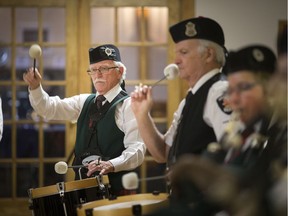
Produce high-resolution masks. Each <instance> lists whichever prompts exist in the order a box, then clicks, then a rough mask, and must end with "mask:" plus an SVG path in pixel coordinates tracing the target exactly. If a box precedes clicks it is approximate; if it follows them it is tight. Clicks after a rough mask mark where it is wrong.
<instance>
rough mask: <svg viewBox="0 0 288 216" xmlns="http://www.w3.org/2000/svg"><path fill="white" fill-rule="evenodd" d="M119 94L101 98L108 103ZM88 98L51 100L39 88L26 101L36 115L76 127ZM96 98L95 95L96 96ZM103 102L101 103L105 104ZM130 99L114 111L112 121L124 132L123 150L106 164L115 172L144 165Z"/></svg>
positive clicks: (109, 93)
mask: <svg viewBox="0 0 288 216" xmlns="http://www.w3.org/2000/svg"><path fill="white" fill-rule="evenodd" d="M120 91H121V87H120V86H119V85H116V86H115V87H114V88H113V89H111V90H110V91H109V92H107V93H106V94H105V95H104V96H105V98H106V101H109V102H111V101H112V100H113V99H114V98H115V97H116V96H117V95H118V94H119V92H120ZM89 95H90V94H80V95H75V96H72V97H68V98H64V99H60V98H59V96H53V97H50V96H49V95H48V94H47V93H46V92H45V91H44V90H43V88H42V86H41V85H40V87H39V88H37V89H34V90H29V100H30V103H31V106H32V107H33V108H34V110H35V111H36V113H37V114H38V115H40V116H42V117H44V118H45V119H47V120H68V121H71V122H73V123H76V122H77V120H78V118H79V115H80V113H81V110H82V108H83V105H84V102H85V100H86V99H87V97H88V96H89ZM96 96H97V95H96ZM106 101H104V102H103V103H105V102H106ZM130 105H131V99H130V97H129V98H127V99H125V100H124V101H123V103H119V104H118V105H117V107H116V111H115V121H116V124H117V126H118V128H119V129H120V130H121V131H123V133H124V134H125V135H124V140H123V143H124V146H125V148H126V149H125V150H124V151H123V152H122V154H121V155H120V156H119V157H116V158H113V159H111V160H109V161H110V162H111V163H112V164H113V166H114V168H115V170H114V171H115V172H118V171H122V170H132V169H134V168H136V167H138V166H139V165H141V164H142V162H143V161H144V156H145V152H146V147H145V145H144V142H143V140H142V138H141V136H140V133H139V130H138V126H137V122H136V119H135V116H134V113H133V112H132V110H131V106H130Z"/></svg>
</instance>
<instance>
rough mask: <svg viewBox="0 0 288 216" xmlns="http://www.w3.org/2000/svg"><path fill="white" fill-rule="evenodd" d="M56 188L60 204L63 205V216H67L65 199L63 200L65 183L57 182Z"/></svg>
mask: <svg viewBox="0 0 288 216" xmlns="http://www.w3.org/2000/svg"><path fill="white" fill-rule="evenodd" d="M56 186H57V190H58V192H59V195H60V198H61V202H62V205H63V209H64V213H65V216H68V214H67V210H66V205H65V199H64V193H65V183H64V182H58V183H57V184H56Z"/></svg>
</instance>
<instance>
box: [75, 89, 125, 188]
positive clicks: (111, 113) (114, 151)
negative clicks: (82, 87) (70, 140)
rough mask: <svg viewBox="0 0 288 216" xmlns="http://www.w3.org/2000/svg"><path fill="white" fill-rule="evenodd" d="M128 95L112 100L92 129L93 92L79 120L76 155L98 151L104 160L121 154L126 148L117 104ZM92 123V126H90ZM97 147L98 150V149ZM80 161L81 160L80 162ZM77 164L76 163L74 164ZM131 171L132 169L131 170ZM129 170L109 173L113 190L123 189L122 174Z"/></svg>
mask: <svg viewBox="0 0 288 216" xmlns="http://www.w3.org/2000/svg"><path fill="white" fill-rule="evenodd" d="M127 97H128V96H127V95H122V97H121V96H120V98H119V95H118V96H117V97H116V98H115V99H114V100H113V101H112V102H111V104H110V107H109V109H108V111H107V112H106V113H105V115H104V116H103V117H102V118H101V119H100V120H99V121H98V122H97V123H96V125H95V127H94V129H93V130H92V129H91V124H90V113H89V108H90V106H93V104H94V100H95V94H91V95H90V96H89V97H88V98H87V99H86V101H85V103H84V106H83V109H82V111H81V113H80V116H79V118H78V121H77V134H76V143H75V157H76V158H77V157H79V156H81V154H83V153H84V152H87V151H94V152H95V151H96V152H97V155H100V156H102V159H103V160H109V159H113V158H115V157H118V156H120V155H121V153H122V152H123V150H124V149H125V147H124V144H123V139H124V133H123V132H122V131H121V130H120V129H119V128H118V127H117V124H116V122H115V110H116V105H117V104H119V103H121V102H123V100H124V99H126V98H127ZM89 124H90V127H89ZM96 149H97V150H96ZM78 163H79V162H78ZM74 165H76V164H74ZM129 172H130V171H129ZM126 173H128V171H121V172H116V173H108V177H109V183H110V185H111V190H112V192H116V191H119V190H122V189H123V186H122V176H123V175H124V174H126Z"/></svg>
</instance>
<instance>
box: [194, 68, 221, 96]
mask: <svg viewBox="0 0 288 216" xmlns="http://www.w3.org/2000/svg"><path fill="white" fill-rule="evenodd" d="M217 73H220V69H219V68H215V69H213V70H211V71H209V72H208V73H206V74H204V75H203V76H202V77H201V78H200V79H199V80H198V81H197V83H196V84H195V85H194V87H193V88H190V89H189V91H191V92H192V93H193V94H195V93H196V92H197V91H198V89H199V88H200V87H201V86H202V85H203V84H204V83H206V81H207V80H209V79H210V78H211V77H213V76H214V75H216V74H217Z"/></svg>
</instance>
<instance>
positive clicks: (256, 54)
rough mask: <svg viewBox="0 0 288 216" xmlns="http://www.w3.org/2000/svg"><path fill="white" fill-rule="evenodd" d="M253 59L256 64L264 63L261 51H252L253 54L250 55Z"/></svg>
mask: <svg viewBox="0 0 288 216" xmlns="http://www.w3.org/2000/svg"><path fill="white" fill-rule="evenodd" d="M252 55H253V57H254V59H255V60H256V61H257V62H262V61H264V54H263V52H262V51H261V50H259V49H253V53H252Z"/></svg>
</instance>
